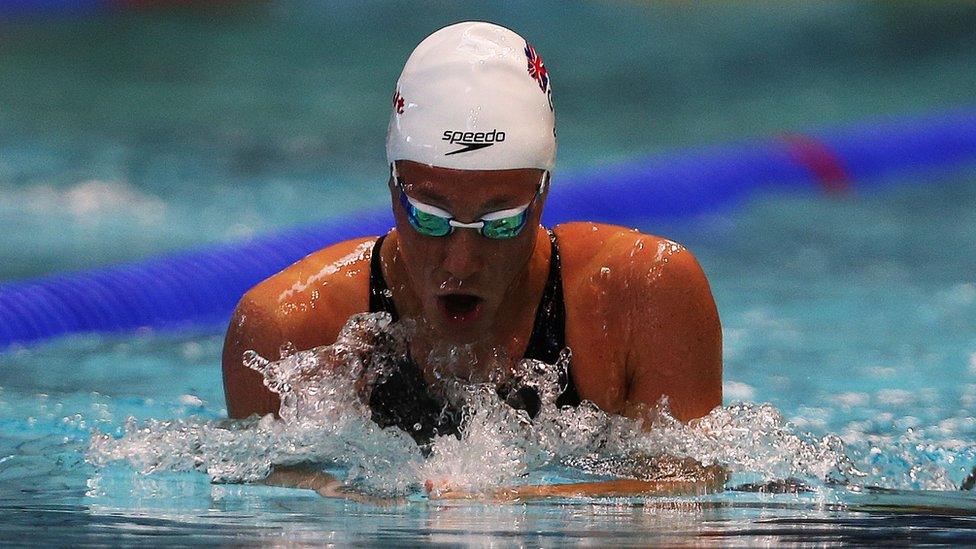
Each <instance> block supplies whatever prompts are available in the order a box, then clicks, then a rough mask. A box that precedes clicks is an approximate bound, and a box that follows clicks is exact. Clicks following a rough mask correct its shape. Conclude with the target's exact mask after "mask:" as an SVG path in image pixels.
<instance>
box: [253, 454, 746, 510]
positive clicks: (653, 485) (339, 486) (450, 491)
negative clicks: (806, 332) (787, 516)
mask: <svg viewBox="0 0 976 549" xmlns="http://www.w3.org/2000/svg"><path fill="white" fill-rule="evenodd" d="M653 459H654V460H656V461H659V462H662V463H664V464H665V465H666V467H665V468H668V469H672V468H673V466H674V465H678V466H679V467H680V469H681V471H682V474H678V475H674V476H670V477H666V478H655V479H652V480H639V479H632V478H618V479H613V480H605V481H598V482H576V483H565V484H527V485H519V486H505V487H500V488H495V489H493V490H488V491H483V492H478V491H467V490H458V489H455V488H453V487H452V486H451V483H450V482H449V481H446V480H438V481H434V480H431V479H428V480H426V481H425V482H424V491H425V492H426V493H427V495H428V497H429V498H430V499H438V500H458V499H464V500H483V501H523V500H528V499H542V498H573V497H642V496H643V497H655V496H696V495H704V494H714V493H717V492H721V491H722V490H724V489H725V483H726V482H727V481H728V472H727V471H726V470H725V469H724V468H723V467H721V466H719V465H708V466H705V465H702V464H701V463H698V462H697V461H695V460H693V459H691V458H682V459H678V458H673V457H670V456H658V457H655V458H653ZM667 465H670V466H672V467H667ZM261 483H262V484H267V485H270V486H282V487H286V488H302V489H305V490H315V491H316V492H318V494H319V495H321V496H323V497H328V498H340V499H347V500H351V501H355V502H358V503H368V504H372V505H379V506H388V505H398V504H402V503H404V502H405V500H404V499H402V498H382V497H376V496H369V495H366V494H363V493H360V492H356V491H354V490H351V489H349V488H348V487H346V486H345V485H344V484H343V483H342V482H341V481H340V480H338V479H337V478H335V477H334V476H332V475H330V474H328V473H324V472H322V471H316V470H314V469H311V468H307V467H302V466H293V467H277V468H275V470H274V471H273V472H272V473H271V474H270V475H268V477H267V478H265V479H264V480H263V481H261Z"/></svg>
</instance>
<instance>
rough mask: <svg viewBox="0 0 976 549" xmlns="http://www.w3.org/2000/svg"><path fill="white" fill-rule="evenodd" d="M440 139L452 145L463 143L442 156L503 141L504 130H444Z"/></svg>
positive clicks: (474, 149) (473, 149)
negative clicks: (458, 147)
mask: <svg viewBox="0 0 976 549" xmlns="http://www.w3.org/2000/svg"><path fill="white" fill-rule="evenodd" d="M441 141H447V142H448V143H450V144H452V145H453V144H458V145H464V146H463V147H461V148H460V149H457V150H453V151H451V152H449V153H445V155H444V156H448V155H451V154H458V153H465V152H470V151H476V150H478V149H483V148H485V147H490V146H492V145H494V144H495V143H501V142H502V141H505V132H501V131H498V130H491V131H490V132H462V131H457V130H444V136H443V137H441Z"/></svg>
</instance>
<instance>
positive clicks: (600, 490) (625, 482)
mask: <svg viewBox="0 0 976 549" xmlns="http://www.w3.org/2000/svg"><path fill="white" fill-rule="evenodd" d="M727 480H728V473H727V471H726V470H725V469H724V468H723V467H720V466H718V465H712V466H708V467H702V469H701V474H700V476H698V477H697V478H693V479H689V478H681V479H658V480H636V479H623V478H621V479H614V480H605V481H599V482H577V483H567V484H526V485H521V486H510V487H506V488H500V489H497V490H493V491H491V492H487V493H475V492H464V491H454V490H450V489H445V490H436V489H435V488H434V487H433V486H432V485H430V484H428V486H427V488H428V492H429V493H430V497H431V498H432V499H492V500H500V501H510V500H526V499H540V498H550V497H557V498H571V497H641V496H697V495H704V494H714V493H718V492H721V491H722V490H724V489H725V483H726V481H727Z"/></svg>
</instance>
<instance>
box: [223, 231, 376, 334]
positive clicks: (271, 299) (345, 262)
mask: <svg viewBox="0 0 976 549" xmlns="http://www.w3.org/2000/svg"><path fill="white" fill-rule="evenodd" d="M375 242H376V237H367V238H357V239H352V240H346V241H344V242H339V243H337V244H333V245H331V246H328V247H325V248H323V249H321V250H318V251H316V252H313V253H311V254H309V255H307V256H305V257H304V258H302V259H300V260H298V261H296V262H295V263H293V264H292V265H290V266H288V267H287V268H285V269H284V270H282V271H280V272H278V273H277V274H275V275H273V276H271V277H269V278H267V279H266V280H264V281H262V282H261V283H259V284H258V285H257V286H255V287H254V288H252V289H251V290H250V291H248V292H247V293H246V294H245V296H244V298H243V299H242V300H241V302H242V304H245V303H246V304H247V306H248V307H250V308H256V309H259V310H260V311H262V312H263V315H264V316H265V317H268V318H270V319H273V322H274V323H275V324H276V331H279V332H280V334H281V337H282V338H283V339H285V340H287V341H291V342H292V343H294V344H295V345H296V346H297V347H298V348H299V349H303V348H311V347H317V346H319V345H325V344H330V343H332V342H333V341H334V340H335V336H336V335H337V334H338V333H339V330H340V329H341V328H342V326H343V325H344V324H345V322H346V320H347V319H348V318H349V317H350V316H351V315H353V314H355V313H359V312H364V311H366V310H367V309H368V307H369V297H368V296H369V267H370V258H371V255H372V249H373V244H374V243H375Z"/></svg>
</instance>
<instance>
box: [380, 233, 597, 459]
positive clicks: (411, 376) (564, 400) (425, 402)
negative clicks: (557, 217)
mask: <svg viewBox="0 0 976 549" xmlns="http://www.w3.org/2000/svg"><path fill="white" fill-rule="evenodd" d="M385 238H386V237H385V236H381V237H380V238H379V239H378V240H377V241H376V244H374V245H373V255H372V258H371V259H370V275H369V311H370V312H371V313H375V312H381V311H385V312H387V313H389V314H390V315H391V316H392V317H393V320H394V321H396V320H398V319H399V315H398V314H397V310H396V306H395V305H394V303H393V295H392V292H390V289H389V287H388V286H387V284H386V279H384V278H383V268H382V266H381V264H380V249H381V247H382V245H383V240H384V239H385ZM549 239H550V241H551V242H552V255H551V259H550V260H549V276H548V278H547V280H546V287H545V289H544V290H543V292H542V300H541V301H540V302H539V306H538V308H537V309H536V313H535V323H534V325H533V327H532V336H531V337H530V338H529V345H528V347H527V348H526V350H525V358H530V359H535V360H541V361H543V362H545V363H547V364H555V363H556V361H557V360H558V359H559V354H560V352H561V351H562V350H563V348H564V347H566V308H565V305H564V303H563V288H562V276H561V273H560V268H559V248H558V247H557V246H556V237H555V235H554V234H553V233H552V231H550V232H549ZM559 384H560V386H564V387H566V389H565V390H564V391H563V393H562V394H560V395H559V397H558V398H557V399H556V406H558V407H562V406H578V405H579V403H580V397H579V394H578V393H577V392H576V385H575V384H574V383H573V377H572V376H571V375H570V374H569V371H568V370H567V371H564V372H563V373H562V375H561V376H560V378H559ZM499 396H500V397H502V398H503V399H504V400H505V401H506V402H508V403H509V404H511V405H512V406H513V407H515V408H519V409H523V410H525V411H526V412H528V413H529V416H530V417H533V418H534V417H535V416H536V415H537V414H538V413H539V408H540V406H541V402H540V399H539V395H538V393H537V392H536V391H535V389H533V388H530V387H523V388H522V389H519V390H517V391H515V392H514V393H511V392H510V391H506V390H504V389H501V388H500V389H499ZM369 407H370V410H372V419H373V421H374V422H376V424H377V425H379V426H380V427H384V428H385V427H390V426H396V427H399V428H400V429H402V430H404V431H406V432H407V433H409V434H410V436H412V437H413V438H414V440H416V441H417V443H418V444H426V443H428V442H430V441H431V439H433V437H434V436H435V435H447V434H453V435H455V436H459V429H460V423H461V417H460V412H459V411H458V410H456V409H453V408H451V407H450V406H448V405H447V404H446V403H444V402H442V401H440V400H438V399H436V398H434V396H432V395H431V394H430V392H429V391H428V390H427V382H426V381H425V380H424V376H423V373H422V372H421V370H420V367H419V366H417V363H416V362H414V361H413V360H411V359H410V358H409V357H407V358H405V359H403V360H401V361H400V362H399V364H398V368H397V370H396V371H395V372H394V373H393V374H392V375H390V376H389V377H387V378H385V379H384V380H383V381H382V382H380V383H377V384H376V386H374V387H373V390H372V393H370V398H369Z"/></svg>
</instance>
